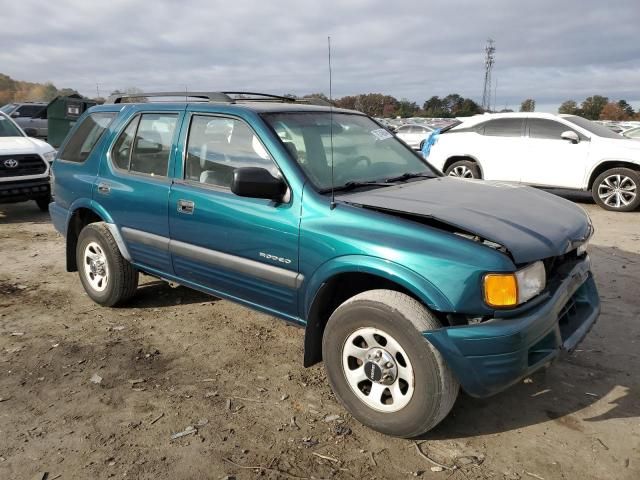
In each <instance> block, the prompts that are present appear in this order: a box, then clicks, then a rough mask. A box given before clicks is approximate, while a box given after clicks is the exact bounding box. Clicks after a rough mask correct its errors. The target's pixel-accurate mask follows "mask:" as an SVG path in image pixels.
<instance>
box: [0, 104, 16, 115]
mask: <svg viewBox="0 0 640 480" xmlns="http://www.w3.org/2000/svg"><path fill="white" fill-rule="evenodd" d="M14 107H15V105H14V104H13V103H7V104H6V105H5V106H4V107H0V112H4V113H9V112H10V111H11V110H13V108H14Z"/></svg>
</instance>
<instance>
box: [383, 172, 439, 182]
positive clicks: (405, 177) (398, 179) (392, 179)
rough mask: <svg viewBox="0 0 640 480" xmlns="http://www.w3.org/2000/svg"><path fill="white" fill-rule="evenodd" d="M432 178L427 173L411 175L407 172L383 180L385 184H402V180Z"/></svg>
mask: <svg viewBox="0 0 640 480" xmlns="http://www.w3.org/2000/svg"><path fill="white" fill-rule="evenodd" d="M421 177H422V178H433V175H429V174H427V173H411V172H407V173H403V174H402V175H398V176H397V177H390V178H387V179H385V182H387V183H393V182H402V181H404V180H409V179H411V178H421Z"/></svg>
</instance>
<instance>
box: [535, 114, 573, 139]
mask: <svg viewBox="0 0 640 480" xmlns="http://www.w3.org/2000/svg"><path fill="white" fill-rule="evenodd" d="M528 123H529V137H530V138H541V139H545V140H562V138H560V135H562V132H566V131H567V130H571V131H573V130H572V129H571V128H570V127H568V126H566V125H565V124H563V123H560V122H554V121H553V120H544V119H542V118H530V119H529V122H528ZM576 133H577V132H576Z"/></svg>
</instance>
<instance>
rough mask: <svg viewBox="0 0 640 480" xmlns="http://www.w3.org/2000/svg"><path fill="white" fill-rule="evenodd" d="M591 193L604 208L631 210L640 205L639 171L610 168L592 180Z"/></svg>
mask: <svg viewBox="0 0 640 480" xmlns="http://www.w3.org/2000/svg"><path fill="white" fill-rule="evenodd" d="M591 194H592V195H593V199H594V200H595V202H596V203H597V204H598V205H600V206H601V207H602V208H604V209H605V210H612V211H617V212H631V211H633V210H635V209H636V208H638V206H640V172H637V171H635V170H631V169H630V168H612V169H610V170H607V171H605V172H603V173H601V174H600V175H599V176H598V178H596V179H595V181H594V182H593V186H592V188H591Z"/></svg>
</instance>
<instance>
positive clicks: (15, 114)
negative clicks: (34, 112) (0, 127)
mask: <svg viewBox="0 0 640 480" xmlns="http://www.w3.org/2000/svg"><path fill="white" fill-rule="evenodd" d="M19 116H20V112H13V113H12V114H11V115H10V117H11V118H18V117H19Z"/></svg>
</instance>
